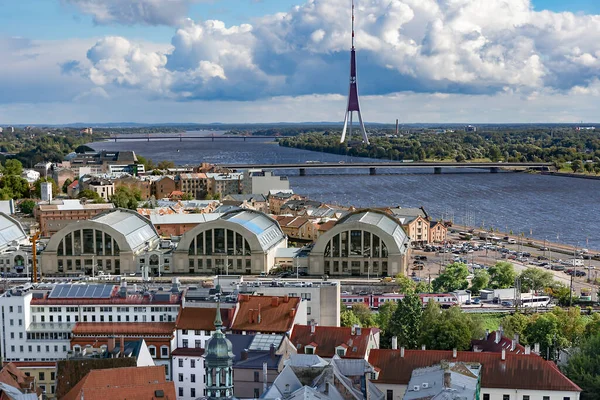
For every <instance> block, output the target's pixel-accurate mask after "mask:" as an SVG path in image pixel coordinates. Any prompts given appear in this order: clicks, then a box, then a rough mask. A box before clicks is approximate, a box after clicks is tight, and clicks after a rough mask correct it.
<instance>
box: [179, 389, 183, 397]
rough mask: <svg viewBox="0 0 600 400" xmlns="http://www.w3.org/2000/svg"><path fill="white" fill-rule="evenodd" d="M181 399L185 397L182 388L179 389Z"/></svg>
mask: <svg viewBox="0 0 600 400" xmlns="http://www.w3.org/2000/svg"><path fill="white" fill-rule="evenodd" d="M179 397H183V388H182V387H180V388H179Z"/></svg>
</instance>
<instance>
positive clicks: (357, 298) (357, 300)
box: [341, 293, 459, 310]
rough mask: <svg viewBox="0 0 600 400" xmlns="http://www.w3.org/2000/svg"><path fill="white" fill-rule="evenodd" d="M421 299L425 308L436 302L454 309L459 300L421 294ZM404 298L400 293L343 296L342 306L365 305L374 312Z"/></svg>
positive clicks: (445, 296)
mask: <svg viewBox="0 0 600 400" xmlns="http://www.w3.org/2000/svg"><path fill="white" fill-rule="evenodd" d="M419 297H420V299H421V302H422V303H423V307H425V306H426V305H427V302H429V301H435V302H437V303H439V304H440V305H441V306H442V307H444V308H447V307H452V306H455V305H457V304H459V303H458V300H457V298H456V297H455V296H454V295H452V294H444V293H442V294H430V293H420V294H419ZM403 298H404V295H403V294H398V293H379V294H364V295H361V294H342V295H341V299H342V304H344V305H345V306H346V307H347V308H352V306H353V305H355V304H364V305H366V306H367V307H369V308H370V309H372V310H377V309H379V307H380V306H382V305H383V304H385V303H388V302H391V301H393V302H396V303H397V302H399V301H400V300H402V299H403Z"/></svg>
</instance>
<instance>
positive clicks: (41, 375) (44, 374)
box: [39, 372, 46, 381]
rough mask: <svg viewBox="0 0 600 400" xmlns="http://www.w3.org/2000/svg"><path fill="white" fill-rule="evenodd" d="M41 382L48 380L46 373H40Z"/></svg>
mask: <svg viewBox="0 0 600 400" xmlns="http://www.w3.org/2000/svg"><path fill="white" fill-rule="evenodd" d="M39 376H40V381H45V380H46V373H45V372H40V375H39Z"/></svg>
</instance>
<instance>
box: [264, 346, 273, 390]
mask: <svg viewBox="0 0 600 400" xmlns="http://www.w3.org/2000/svg"><path fill="white" fill-rule="evenodd" d="M271 346H273V344H271ZM262 367H263V393H266V392H267V382H268V377H269V376H268V372H267V363H266V362H264V363H263V366H262Z"/></svg>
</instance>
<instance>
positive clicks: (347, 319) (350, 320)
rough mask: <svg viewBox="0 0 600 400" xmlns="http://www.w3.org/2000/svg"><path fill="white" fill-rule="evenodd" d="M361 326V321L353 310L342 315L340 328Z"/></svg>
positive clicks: (343, 312)
mask: <svg viewBox="0 0 600 400" xmlns="http://www.w3.org/2000/svg"><path fill="white" fill-rule="evenodd" d="M354 325H360V320H359V319H358V317H357V316H356V315H355V314H354V313H353V312H352V310H345V311H342V312H341V314H340V326H354Z"/></svg>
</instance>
